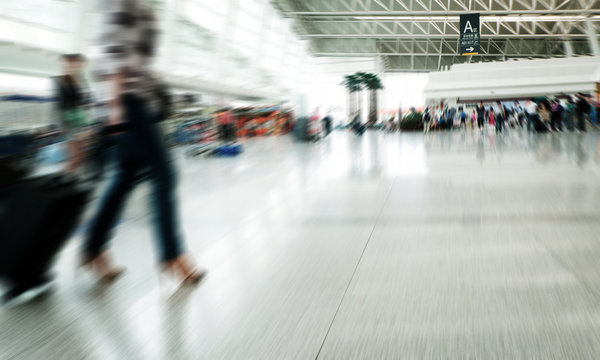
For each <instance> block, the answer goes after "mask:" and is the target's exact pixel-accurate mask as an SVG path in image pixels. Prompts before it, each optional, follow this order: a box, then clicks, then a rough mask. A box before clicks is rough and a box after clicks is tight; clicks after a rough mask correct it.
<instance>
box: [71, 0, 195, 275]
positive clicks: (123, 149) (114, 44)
mask: <svg viewBox="0 0 600 360" xmlns="http://www.w3.org/2000/svg"><path fill="white" fill-rule="evenodd" d="M101 10H102V16H103V19H102V20H103V21H102V23H101V24H102V25H101V34H102V35H101V38H100V46H101V47H102V55H100V57H99V59H98V64H97V65H98V68H97V70H96V74H97V76H98V80H99V81H100V82H101V83H104V84H105V85H107V86H106V87H105V88H104V89H105V90H106V94H105V97H106V100H107V101H108V105H109V109H110V116H109V119H108V124H109V125H111V126H123V128H124V129H126V131H124V132H121V133H120V134H118V135H116V136H117V138H116V141H115V142H116V147H117V153H116V157H117V160H118V167H117V171H116V172H115V175H114V179H113V181H112V184H111V185H110V186H109V187H108V190H107V191H106V193H105V194H104V196H103V197H102V199H101V201H100V205H99V208H98V210H97V213H96V215H95V217H94V218H93V219H92V221H91V226H90V229H89V232H88V234H87V237H86V239H85V242H84V245H83V249H82V261H81V266H85V267H88V268H89V269H90V270H91V271H92V272H93V273H94V274H95V275H96V276H97V277H98V278H99V279H100V280H113V279H115V278H117V277H118V276H119V275H120V274H122V273H123V268H122V267H119V266H117V265H115V264H114V263H113V260H112V258H111V256H110V254H109V253H108V251H107V245H108V242H109V237H110V232H111V229H112V228H113V227H114V226H115V225H116V223H117V221H118V219H119V216H120V214H121V212H122V210H123V207H124V205H125V201H126V199H127V197H128V195H129V194H130V193H131V191H132V190H133V189H134V188H135V186H136V185H137V184H139V183H136V174H137V173H139V172H140V171H142V170H146V171H147V172H148V178H149V181H150V182H151V189H152V190H151V192H152V194H151V195H152V196H151V200H152V210H153V216H154V224H155V225H156V229H155V230H156V238H157V239H156V240H157V245H158V246H157V247H158V257H159V261H160V268H161V272H163V273H165V274H166V275H168V276H170V277H172V278H174V279H175V280H176V281H177V282H179V283H182V284H192V283H198V282H199V280H200V279H201V278H202V277H203V276H204V275H205V274H206V271H204V270H199V269H198V268H197V266H196V265H195V264H194V262H193V260H192V259H191V257H190V256H189V255H188V254H186V253H185V250H184V244H183V241H182V239H181V237H180V235H179V233H178V223H177V216H176V199H175V193H174V187H175V174H174V170H173V168H172V164H171V161H170V159H169V154H168V153H167V150H166V147H165V144H164V141H163V139H162V135H161V132H160V129H159V126H158V124H157V121H159V120H161V119H159V117H160V114H163V113H164V111H162V110H163V109H161V105H162V98H161V96H160V93H161V89H162V88H163V87H162V86H161V84H160V82H159V81H158V80H157V79H156V78H155V76H154V75H153V71H152V69H151V61H152V58H153V55H154V54H155V49H156V40H157V34H158V31H157V28H156V25H157V22H156V18H155V16H154V14H153V11H152V8H151V7H150V6H149V4H148V3H147V2H146V1H145V0H138V1H130V0H112V1H103V2H102V3H101Z"/></svg>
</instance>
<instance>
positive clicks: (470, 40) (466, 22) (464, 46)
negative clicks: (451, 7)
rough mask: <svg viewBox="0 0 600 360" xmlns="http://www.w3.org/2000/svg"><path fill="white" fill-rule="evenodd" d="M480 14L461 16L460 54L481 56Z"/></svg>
mask: <svg viewBox="0 0 600 360" xmlns="http://www.w3.org/2000/svg"><path fill="white" fill-rule="evenodd" d="M479 29H480V26H479V14H464V15H461V16H460V54H461V55H477V54H479V50H480V45H479Z"/></svg>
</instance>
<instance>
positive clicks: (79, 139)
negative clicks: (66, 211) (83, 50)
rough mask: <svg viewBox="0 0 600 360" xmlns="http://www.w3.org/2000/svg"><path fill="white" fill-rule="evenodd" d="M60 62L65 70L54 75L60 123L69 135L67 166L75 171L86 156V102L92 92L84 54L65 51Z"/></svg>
mask: <svg viewBox="0 0 600 360" xmlns="http://www.w3.org/2000/svg"><path fill="white" fill-rule="evenodd" d="M61 62H62V66H63V74H62V75H60V76H57V77H56V78H54V88H55V90H54V91H55V96H56V106H57V110H58V114H59V122H60V126H61V127H62V129H63V130H64V132H65V134H66V135H67V137H68V142H67V146H68V151H69V160H68V162H67V168H66V170H67V171H68V172H69V173H71V174H73V173H75V172H77V171H78V170H79V169H80V167H81V165H82V163H83V161H84V160H85V159H84V157H85V148H86V141H88V140H89V133H90V132H89V119H88V116H87V112H86V109H85V106H86V105H88V104H89V103H90V96H89V91H87V89H88V88H87V86H86V84H85V81H84V76H83V68H84V65H85V58H84V57H83V55H80V54H65V55H62V56H61Z"/></svg>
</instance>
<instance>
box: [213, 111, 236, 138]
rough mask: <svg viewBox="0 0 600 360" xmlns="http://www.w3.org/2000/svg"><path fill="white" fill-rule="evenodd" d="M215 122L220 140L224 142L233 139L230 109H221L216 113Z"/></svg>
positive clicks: (233, 129) (233, 131)
mask: <svg viewBox="0 0 600 360" xmlns="http://www.w3.org/2000/svg"><path fill="white" fill-rule="evenodd" d="M217 123H218V124H219V133H220V137H221V140H222V141H223V142H226V143H229V142H233V141H235V123H234V118H233V112H232V111H231V109H229V108H225V109H223V110H222V111H221V112H220V113H219V114H218V115H217Z"/></svg>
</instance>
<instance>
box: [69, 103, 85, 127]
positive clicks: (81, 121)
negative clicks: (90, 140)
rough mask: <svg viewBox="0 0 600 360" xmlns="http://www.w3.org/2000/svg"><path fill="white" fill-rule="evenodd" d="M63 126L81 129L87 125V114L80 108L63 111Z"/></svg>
mask: <svg viewBox="0 0 600 360" xmlns="http://www.w3.org/2000/svg"><path fill="white" fill-rule="evenodd" d="M64 121H65V125H67V126H68V127H69V128H75V129H78V128H82V127H85V126H87V125H88V119H87V114H86V113H85V111H84V110H83V109H81V108H75V109H67V110H64Z"/></svg>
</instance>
